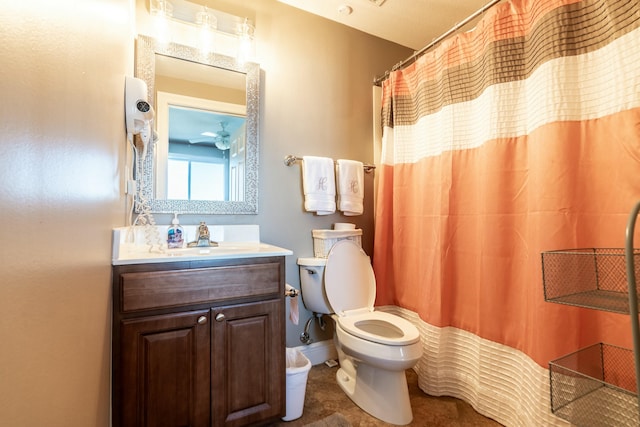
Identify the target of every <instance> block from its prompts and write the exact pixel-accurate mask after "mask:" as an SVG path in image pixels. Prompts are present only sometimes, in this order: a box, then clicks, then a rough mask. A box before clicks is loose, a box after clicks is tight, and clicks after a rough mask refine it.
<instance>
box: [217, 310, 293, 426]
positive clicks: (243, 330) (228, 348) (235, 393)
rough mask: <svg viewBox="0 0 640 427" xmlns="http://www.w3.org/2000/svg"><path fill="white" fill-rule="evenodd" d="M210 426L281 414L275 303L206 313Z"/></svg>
mask: <svg viewBox="0 0 640 427" xmlns="http://www.w3.org/2000/svg"><path fill="white" fill-rule="evenodd" d="M211 317H212V321H211V329H212V349H211V351H212V354H211V360H212V369H211V382H212V390H213V391H212V395H211V408H212V425H213V426H214V427H219V426H225V427H236V426H245V425H250V424H254V423H257V422H262V421H265V420H269V419H277V418H279V417H282V416H284V413H285V400H284V399H285V354H284V353H285V341H284V339H285V337H284V325H283V322H284V308H283V302H282V300H281V299H278V300H269V301H263V302H257V303H252V304H239V305H232V306H226V307H219V308H215V309H213V310H212V314H211Z"/></svg>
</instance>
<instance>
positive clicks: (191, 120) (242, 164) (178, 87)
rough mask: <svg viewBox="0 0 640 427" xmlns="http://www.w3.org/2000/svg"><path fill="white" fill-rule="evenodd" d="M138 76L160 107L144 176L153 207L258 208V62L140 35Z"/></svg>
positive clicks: (224, 210) (210, 210) (184, 209)
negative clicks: (205, 53)
mask: <svg viewBox="0 0 640 427" xmlns="http://www.w3.org/2000/svg"><path fill="white" fill-rule="evenodd" d="M136 77H139V78H141V79H143V80H144V81H145V82H146V83H147V88H148V92H149V102H150V103H151V105H152V106H153V107H154V109H155V110H156V118H155V120H154V123H155V128H156V132H157V134H158V140H157V141H156V142H155V143H154V144H150V145H149V147H148V150H147V157H146V158H145V161H144V167H143V171H142V177H141V179H140V181H141V188H140V189H141V192H142V197H145V198H146V199H147V200H148V201H149V206H150V207H151V211H152V212H155V213H174V212H177V213H192V214H223V215H224V214H228V215H236V214H257V212H258V200H257V199H258V194H257V193H258V190H257V189H258V112H259V111H258V109H259V90H260V89H259V83H260V67H259V66H258V65H257V64H254V63H245V64H238V62H237V61H236V60H235V59H234V58H231V57H228V56H224V55H219V54H213V53H211V54H208V55H207V56H203V55H202V54H201V53H200V51H199V50H198V49H197V48H193V47H189V46H184V45H179V44H175V43H165V44H160V43H158V42H157V41H156V40H154V39H153V38H151V37H148V36H138V38H137V40H136Z"/></svg>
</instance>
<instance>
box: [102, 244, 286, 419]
mask: <svg viewBox="0 0 640 427" xmlns="http://www.w3.org/2000/svg"><path fill="white" fill-rule="evenodd" d="M113 305H114V309H113V344H112V346H113V354H112V367H113V369H112V381H113V387H112V405H113V411H112V412H113V426H115V427H119V426H122V427H124V426H136V427H138V426H149V427H151V426H153V427H156V426H171V427H175V426H191V427H198V426H203V427H204V426H230V427H233V426H245V425H260V424H268V423H269V422H271V421H275V420H277V419H279V418H281V417H283V416H284V414H285V324H284V317H285V314H284V257H280V256H274V257H262V258H261V257H257V258H239V259H232V260H207V261H186V262H167V263H149V264H131V265H116V266H114V267H113Z"/></svg>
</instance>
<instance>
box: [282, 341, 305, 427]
mask: <svg viewBox="0 0 640 427" xmlns="http://www.w3.org/2000/svg"><path fill="white" fill-rule="evenodd" d="M310 369H311V361H310V360H309V359H307V357H306V356H305V355H304V354H302V352H301V351H300V350H298V349H295V348H287V399H286V400H287V414H286V415H285V417H283V418H282V420H283V421H291V420H295V419H297V418H300V417H301V416H302V409H303V408H304V395H305V392H306V391H307V376H308V375H309V370H310Z"/></svg>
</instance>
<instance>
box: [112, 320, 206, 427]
mask: <svg viewBox="0 0 640 427" xmlns="http://www.w3.org/2000/svg"><path fill="white" fill-rule="evenodd" d="M209 316H210V311H208V310H204V311H191V312H185V313H174V314H166V315H159V316H149V317H142V318H137V319H129V320H123V321H122V322H121V340H122V341H121V348H122V353H121V369H120V375H121V377H120V385H121V408H122V412H121V419H120V421H121V422H120V423H119V424H118V425H121V426H135V427H163V426H167V427H178V426H179V427H187V426H188V427H206V426H209V425H210V419H211V414H210V406H209V405H210V396H211V395H210V390H211V384H210V375H211V368H210V366H211V365H210V360H211V359H210V358H211V350H210V348H211V346H210V344H211V341H210V337H211V335H210V331H211V329H210V324H211V321H210V319H209ZM114 425H116V424H115V423H114Z"/></svg>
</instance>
